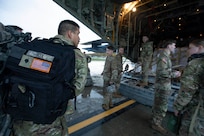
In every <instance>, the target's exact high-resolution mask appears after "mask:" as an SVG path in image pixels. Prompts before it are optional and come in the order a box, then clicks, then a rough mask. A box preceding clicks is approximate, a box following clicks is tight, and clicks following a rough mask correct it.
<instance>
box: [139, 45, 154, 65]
mask: <svg viewBox="0 0 204 136" xmlns="http://www.w3.org/2000/svg"><path fill="white" fill-rule="evenodd" d="M152 55H153V42H151V41H150V42H146V43H143V44H142V51H141V59H142V61H151V58H152Z"/></svg>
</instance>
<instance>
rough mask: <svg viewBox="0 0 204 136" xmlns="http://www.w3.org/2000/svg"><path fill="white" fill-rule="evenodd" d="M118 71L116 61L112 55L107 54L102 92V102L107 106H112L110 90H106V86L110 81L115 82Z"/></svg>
mask: <svg viewBox="0 0 204 136" xmlns="http://www.w3.org/2000/svg"><path fill="white" fill-rule="evenodd" d="M117 76H118V71H117V63H116V61H115V58H114V56H107V57H106V61H105V65H104V69H103V81H104V82H103V93H104V102H103V104H105V105H106V106H107V108H109V106H112V92H108V91H107V87H108V86H109V85H110V82H112V83H115V82H116V80H117Z"/></svg>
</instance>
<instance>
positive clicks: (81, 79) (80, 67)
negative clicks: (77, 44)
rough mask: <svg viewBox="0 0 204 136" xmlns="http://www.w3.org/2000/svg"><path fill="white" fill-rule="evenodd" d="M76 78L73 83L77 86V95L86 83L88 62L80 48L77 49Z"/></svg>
mask: <svg viewBox="0 0 204 136" xmlns="http://www.w3.org/2000/svg"><path fill="white" fill-rule="evenodd" d="M74 51H75V57H76V58H75V78H74V81H73V84H74V85H75V87H76V90H75V91H76V95H79V94H80V93H81V92H82V91H83V89H84V87H85V84H86V78H87V72H88V64H87V60H86V56H85V55H84V54H83V53H82V52H81V51H80V50H79V49H75V50H74Z"/></svg>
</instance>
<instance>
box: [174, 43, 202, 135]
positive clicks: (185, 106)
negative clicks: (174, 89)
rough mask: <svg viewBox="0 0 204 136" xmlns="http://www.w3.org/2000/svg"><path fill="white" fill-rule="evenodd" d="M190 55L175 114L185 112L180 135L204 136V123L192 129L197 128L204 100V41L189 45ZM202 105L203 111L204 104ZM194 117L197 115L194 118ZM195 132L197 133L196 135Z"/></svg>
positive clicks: (182, 78) (176, 102) (175, 104)
mask: <svg viewBox="0 0 204 136" xmlns="http://www.w3.org/2000/svg"><path fill="white" fill-rule="evenodd" d="M188 53H189V56H190V57H189V58H188V64H187V66H186V68H185V69H184V71H183V74H182V76H181V87H180V90H179V93H178V96H177V98H176V100H175V102H174V110H175V111H174V113H175V115H176V116H178V113H179V112H181V111H182V112H183V115H182V121H181V126H180V130H179V135H181V136H189V135H190V136H201V135H204V130H203V128H204V125H203V123H200V124H199V125H201V126H199V127H198V128H196V129H193V131H191V129H190V128H191V127H192V128H193V127H195V126H194V125H193V123H194V121H195V118H196V112H195V111H196V109H197V108H200V107H198V104H199V101H201V102H202V101H203V98H204V82H203V80H204V78H203V77H204V76H203V75H204V39H198V40H194V41H192V42H191V43H190V44H189V52H188ZM199 95H201V98H200V96H199ZM200 105H201V106H202V107H201V108H202V109H203V103H200ZM198 112H199V111H198ZM193 115H195V117H194V118H193ZM202 119H204V115H202ZM202 122H203V121H202ZM190 124H192V125H193V126H191V125H190ZM201 129H202V130H201ZM195 131H197V132H196V133H195ZM201 133H202V134H201Z"/></svg>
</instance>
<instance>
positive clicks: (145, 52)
mask: <svg viewBox="0 0 204 136" xmlns="http://www.w3.org/2000/svg"><path fill="white" fill-rule="evenodd" d="M152 55H153V42H146V43H143V44H142V51H141V61H142V82H143V83H148V72H149V69H150V64H151V60H152Z"/></svg>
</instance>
